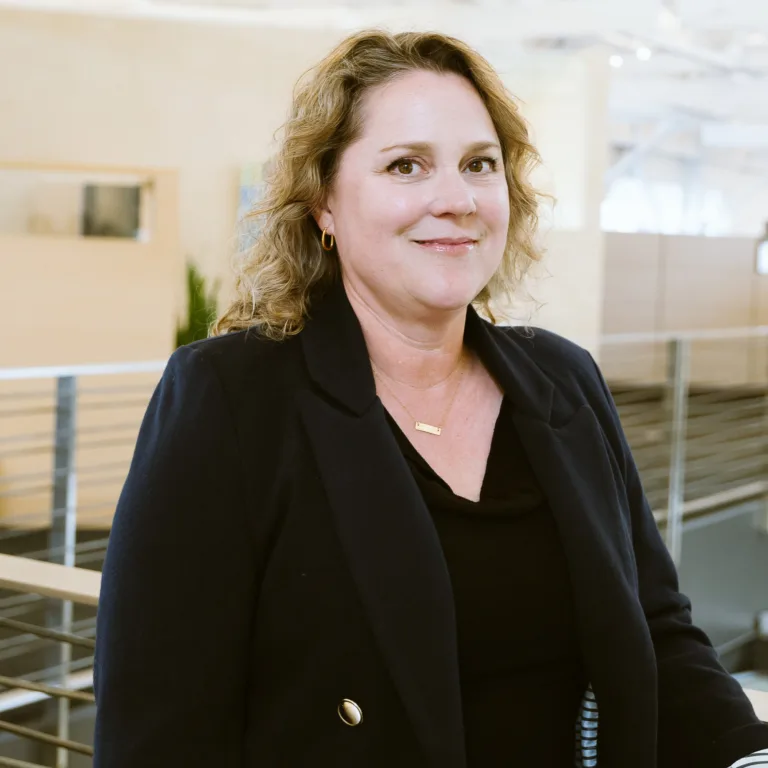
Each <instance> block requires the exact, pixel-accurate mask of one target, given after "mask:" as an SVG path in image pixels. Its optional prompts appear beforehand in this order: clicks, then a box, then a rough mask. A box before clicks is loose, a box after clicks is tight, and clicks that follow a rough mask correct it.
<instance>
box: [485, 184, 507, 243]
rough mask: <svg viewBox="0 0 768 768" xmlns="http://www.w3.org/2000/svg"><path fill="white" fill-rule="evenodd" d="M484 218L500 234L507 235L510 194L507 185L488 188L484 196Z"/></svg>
mask: <svg viewBox="0 0 768 768" xmlns="http://www.w3.org/2000/svg"><path fill="white" fill-rule="evenodd" d="M483 211H484V215H483V218H485V220H486V224H487V225H488V226H489V227H492V228H493V230H494V231H495V232H497V233H499V234H504V235H506V231H507V229H508V228H509V194H508V192H507V188H506V187H497V188H495V189H493V190H490V189H489V190H487V195H485V196H484V198H483Z"/></svg>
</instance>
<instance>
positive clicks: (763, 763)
mask: <svg viewBox="0 0 768 768" xmlns="http://www.w3.org/2000/svg"><path fill="white" fill-rule="evenodd" d="M599 719H600V712H599V710H598V707H597V699H596V698H595V694H594V692H593V690H592V686H591V685H590V686H589V688H588V689H587V691H586V693H585V694H584V698H583V700H582V702H581V708H580V710H579V716H578V718H577V719H576V762H575V763H574V766H575V768H598V763H597V732H598V728H599ZM728 768H768V749H761V750H760V751H759V752H754V753H753V754H751V755H749V756H748V757H744V758H742V759H741V760H737V761H736V762H735V763H733V764H732V765H730V766H728Z"/></svg>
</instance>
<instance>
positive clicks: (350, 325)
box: [301, 280, 554, 422]
mask: <svg viewBox="0 0 768 768" xmlns="http://www.w3.org/2000/svg"><path fill="white" fill-rule="evenodd" d="M301 339H302V342H303V345H304V354H305V359H306V361H307V366H308V369H309V375H310V377H311V378H312V380H313V381H314V382H315V384H316V385H317V386H318V387H320V389H322V390H323V391H324V392H325V393H326V394H327V395H328V396H329V397H330V398H331V399H333V400H335V401H336V402H337V403H338V404H339V405H341V406H343V407H344V408H346V409H347V410H349V411H351V412H352V413H354V414H355V415H356V416H361V415H362V414H364V413H365V412H366V411H367V410H368V409H369V408H370V407H371V405H372V404H373V402H374V401H375V400H376V383H375V380H374V378H373V372H372V370H371V364H370V360H369V358H368V348H367V346H366V343H365V337H364V336H363V331H362V328H361V327H360V322H359V321H358V319H357V316H356V315H355V312H354V310H353V309H352V305H351V304H350V303H349V299H348V298H347V294H346V291H345V289H344V286H343V284H342V282H341V281H340V280H339V281H337V282H336V283H334V284H333V285H332V286H331V288H330V289H329V290H328V292H327V293H326V294H325V295H324V296H323V298H322V299H320V300H319V301H318V303H317V304H316V306H315V309H314V311H313V312H312V314H311V317H310V320H309V321H308V322H307V325H306V328H305V329H304V331H303V333H302V334H301ZM464 340H465V343H466V344H467V346H468V347H469V348H470V349H472V350H473V351H474V352H475V353H476V354H477V355H478V356H479V357H480V359H481V360H482V361H483V363H484V364H485V366H486V368H487V369H488V370H489V372H490V373H491V375H493V376H494V378H496V380H497V381H498V382H499V384H500V386H501V387H502V389H503V390H504V392H506V394H507V395H509V396H510V397H511V398H512V399H513V401H514V403H515V406H516V408H517V409H518V410H520V411H521V412H523V413H526V414H527V415H529V416H532V417H534V418H537V419H540V420H542V421H545V422H549V421H550V419H551V416H552V402H553V397H554V385H553V384H552V382H551V380H550V379H549V378H548V377H547V375H546V374H545V373H544V371H542V369H541V368H539V366H538V365H536V363H535V362H534V361H533V360H532V359H531V357H530V355H529V354H528V352H527V351H526V350H525V346H526V345H530V344H533V343H534V340H533V339H531V338H528V337H526V336H525V335H524V333H523V332H522V331H519V330H518V329H509V328H507V329H504V328H500V327H497V326H494V325H491V324H490V323H488V322H487V321H485V320H483V319H481V318H480V316H479V315H478V314H477V312H476V311H475V309H474V308H473V307H471V306H470V307H468V309H467V321H466V326H465V331H464Z"/></svg>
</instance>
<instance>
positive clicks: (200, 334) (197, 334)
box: [176, 263, 219, 347]
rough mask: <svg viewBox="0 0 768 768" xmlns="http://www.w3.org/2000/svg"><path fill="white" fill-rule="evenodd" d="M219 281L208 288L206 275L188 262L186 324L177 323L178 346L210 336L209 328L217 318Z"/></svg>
mask: <svg viewBox="0 0 768 768" xmlns="http://www.w3.org/2000/svg"><path fill="white" fill-rule="evenodd" d="M218 291H219V284H218V281H217V282H214V284H213V285H212V286H211V287H210V289H208V288H207V287H206V280H205V277H204V276H203V275H202V273H201V272H200V270H199V269H198V268H197V267H196V266H195V265H194V264H192V263H188V264H187V317H186V325H184V326H182V325H181V323H178V324H177V325H176V346H177V347H181V346H183V345H184V344H190V343H191V342H193V341H198V340H199V339H206V338H208V330H209V328H210V325H211V323H212V322H213V321H214V320H215V319H216V304H217V302H216V295H217V293H218Z"/></svg>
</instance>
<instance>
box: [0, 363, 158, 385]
mask: <svg viewBox="0 0 768 768" xmlns="http://www.w3.org/2000/svg"><path fill="white" fill-rule="evenodd" d="M167 362H168V361H167V360H148V361H144V362H135V363H95V364H92V365H52V366H39V367H32V368H0V381H20V380H21V379H58V378H61V377H62V376H107V375H112V374H119V373H159V372H162V371H163V370H165V366H166V364H167Z"/></svg>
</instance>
